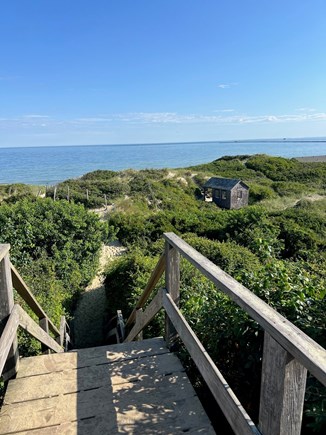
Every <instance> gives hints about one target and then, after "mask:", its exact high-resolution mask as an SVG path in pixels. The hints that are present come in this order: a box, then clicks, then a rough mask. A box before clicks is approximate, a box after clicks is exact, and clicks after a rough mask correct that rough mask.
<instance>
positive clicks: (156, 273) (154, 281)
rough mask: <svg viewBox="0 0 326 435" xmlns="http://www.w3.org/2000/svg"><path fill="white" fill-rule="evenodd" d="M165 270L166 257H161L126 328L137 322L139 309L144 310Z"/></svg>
mask: <svg viewBox="0 0 326 435" xmlns="http://www.w3.org/2000/svg"><path fill="white" fill-rule="evenodd" d="M164 269H165V255H164V254H163V255H161V257H160V259H159V261H158V263H157V264H156V266H155V269H154V270H153V272H152V274H151V276H150V278H149V280H148V283H147V285H146V287H145V289H144V291H143V293H142V295H141V296H140V298H139V300H138V302H137V304H136V307H135V308H134V310H133V311H132V313H131V314H130V316H129V318H128V320H127V323H126V327H130V326H131V324H132V323H133V322H134V321H135V318H136V311H137V310H138V309H139V308H143V307H144V305H145V303H146V302H147V300H148V298H149V296H150V294H151V293H152V291H153V290H154V288H155V286H156V284H157V283H158V281H159V279H160V278H161V276H162V275H163V272H164Z"/></svg>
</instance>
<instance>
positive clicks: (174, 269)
mask: <svg viewBox="0 0 326 435" xmlns="http://www.w3.org/2000/svg"><path fill="white" fill-rule="evenodd" d="M165 257H166V267H165V288H166V291H167V292H168V293H169V294H170V296H171V298H172V300H173V301H174V302H175V304H176V305H177V306H178V305H179V299H180V254H179V251H177V249H175V248H174V247H172V246H171V245H170V244H169V243H168V241H167V240H166V241H165ZM176 339H177V333H176V330H175V328H174V326H173V324H172V323H171V321H170V319H169V317H168V316H167V314H165V341H166V343H167V346H168V347H170V346H172V345H173V343H174V342H175V341H176Z"/></svg>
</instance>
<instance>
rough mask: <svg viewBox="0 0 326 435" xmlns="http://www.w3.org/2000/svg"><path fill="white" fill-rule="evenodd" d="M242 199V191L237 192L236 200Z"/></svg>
mask: <svg viewBox="0 0 326 435" xmlns="http://www.w3.org/2000/svg"><path fill="white" fill-rule="evenodd" d="M241 198H242V190H238V199H241Z"/></svg>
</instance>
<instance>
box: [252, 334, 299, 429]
mask: <svg viewBox="0 0 326 435" xmlns="http://www.w3.org/2000/svg"><path fill="white" fill-rule="evenodd" d="M306 377H307V370H306V368H305V367H304V366H303V365H301V364H300V363H299V362H298V361H297V360H295V359H294V358H293V356H292V355H290V354H289V353H288V352H287V351H286V350H285V349H284V348H283V347H282V346H281V345H280V344H278V343H277V341H275V340H274V339H273V338H272V337H271V336H270V335H269V334H268V333H267V332H266V331H265V338H264V353H263V367H262V381H261V393H260V410H259V430H260V431H261V433H262V434H264V435H300V433H301V421H302V412H303V403H304V394H305V389H306Z"/></svg>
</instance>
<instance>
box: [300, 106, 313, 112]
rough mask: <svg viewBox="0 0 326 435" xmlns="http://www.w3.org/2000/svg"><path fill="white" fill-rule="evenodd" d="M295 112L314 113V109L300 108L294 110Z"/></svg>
mask: <svg viewBox="0 0 326 435" xmlns="http://www.w3.org/2000/svg"><path fill="white" fill-rule="evenodd" d="M296 111H297V112H316V109H313V108H311V107H300V109H296Z"/></svg>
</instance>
